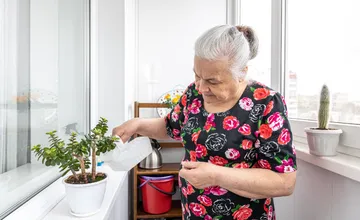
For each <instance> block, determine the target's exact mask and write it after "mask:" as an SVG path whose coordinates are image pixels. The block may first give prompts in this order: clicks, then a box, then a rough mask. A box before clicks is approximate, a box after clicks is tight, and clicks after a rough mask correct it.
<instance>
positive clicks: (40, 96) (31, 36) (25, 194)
mask: <svg viewBox="0 0 360 220" xmlns="http://www.w3.org/2000/svg"><path fill="white" fill-rule="evenodd" d="M88 11H89V0H77V1H73V0H52V1H49V0H31V1H14V0H0V219H1V218H2V217H3V216H5V215H6V214H8V213H9V212H11V211H12V210H13V209H14V208H16V207H17V206H19V205H20V204H21V203H22V202H24V201H26V200H27V199H28V198H30V197H31V196H33V195H34V194H36V193H37V192H38V191H39V190H41V189H43V188H44V187H46V186H47V185H48V184H50V183H51V182H53V181H54V180H55V179H57V178H58V177H59V172H58V169H57V168H50V167H45V166H44V165H42V164H41V163H40V162H38V161H37V160H36V158H35V157H34V155H33V154H32V152H31V150H30V147H31V146H33V145H35V144H45V145H46V144H47V136H46V135H45V133H46V132H47V131H51V130H58V131H59V132H58V134H59V135H60V137H64V136H67V135H69V134H70V132H71V131H75V132H78V133H84V132H86V131H87V130H88V128H89V107H88V106H89V92H88V90H89V83H88V82H89V80H88V76H89V75H88V72H89V68H88V67H89V62H88V51H89V47H88V44H89V42H88V39H89V37H88V36H89V17H88V15H89V13H88Z"/></svg>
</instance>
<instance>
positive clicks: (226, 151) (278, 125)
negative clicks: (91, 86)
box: [113, 25, 296, 220]
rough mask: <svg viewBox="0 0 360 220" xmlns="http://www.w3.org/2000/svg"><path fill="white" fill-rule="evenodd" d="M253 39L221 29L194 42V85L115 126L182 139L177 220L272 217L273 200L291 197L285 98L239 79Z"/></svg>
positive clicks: (124, 131)
mask: <svg viewBox="0 0 360 220" xmlns="http://www.w3.org/2000/svg"><path fill="white" fill-rule="evenodd" d="M257 49H258V40H257V37H256V35H255V33H254V31H253V30H252V29H251V28H250V27H246V26H230V25H221V26H217V27H214V28H212V29H210V30H208V31H207V32H205V33H204V34H203V35H202V36H201V37H200V38H199V39H198V40H197V41H196V44H195V57H194V69H193V70H194V75H195V83H192V84H191V85H190V86H188V88H187V90H186V92H185V93H184V94H183V95H182V97H181V99H180V101H179V103H178V104H177V105H176V106H175V107H174V109H172V111H171V112H170V113H169V114H168V116H167V117H166V118H165V119H163V118H154V119H141V118H137V119H132V120H130V121H127V122H126V123H124V124H122V125H121V126H119V127H116V128H115V129H114V130H113V134H114V135H118V136H120V137H121V139H122V140H124V141H126V140H128V139H129V137H130V136H132V135H133V134H134V133H138V134H141V135H144V136H149V137H152V138H156V139H166V138H169V137H171V138H173V139H177V140H181V141H182V142H183V145H184V147H185V156H184V159H183V161H182V163H181V165H182V168H181V170H180V172H179V176H180V181H179V186H180V189H181V192H182V193H181V201H182V208H183V218H184V219H191V220H192V219H205V220H211V219H212V220H215V219H222V220H225V219H259V220H260V219H261V220H263V219H275V212H274V210H275V208H274V202H273V199H272V198H273V197H280V196H288V195H290V194H292V192H293V190H294V186H295V182H296V159H295V149H294V148H293V146H292V132H291V129H290V124H289V121H288V118H287V109H286V105H285V101H284V98H283V97H282V96H281V95H280V94H279V93H278V92H276V91H273V90H272V89H270V88H268V87H266V86H265V85H263V84H261V83H258V82H255V81H248V80H246V73H247V62H248V61H249V60H251V59H253V58H254V57H255V56H256V55H257Z"/></svg>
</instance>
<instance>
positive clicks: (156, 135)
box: [136, 118, 171, 140]
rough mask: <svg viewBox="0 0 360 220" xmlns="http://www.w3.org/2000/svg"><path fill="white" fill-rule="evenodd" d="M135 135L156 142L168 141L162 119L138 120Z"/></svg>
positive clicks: (168, 137)
mask: <svg viewBox="0 0 360 220" xmlns="http://www.w3.org/2000/svg"><path fill="white" fill-rule="evenodd" d="M138 120H139V122H138V123H139V126H138V129H137V131H136V133H137V134H140V135H142V136H147V137H150V138H153V139H157V140H169V139H171V138H170V136H169V135H168V134H167V130H166V123H165V120H164V118H139V119H138Z"/></svg>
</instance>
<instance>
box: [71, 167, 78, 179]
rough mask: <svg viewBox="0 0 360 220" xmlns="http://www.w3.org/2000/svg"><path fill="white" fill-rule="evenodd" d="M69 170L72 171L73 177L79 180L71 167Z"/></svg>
mask: <svg viewBox="0 0 360 220" xmlns="http://www.w3.org/2000/svg"><path fill="white" fill-rule="evenodd" d="M70 171H71V172H72V174H73V176H74V177H75V179H76V180H79V177H78V176H77V174H76V173H75V171H74V170H73V169H70Z"/></svg>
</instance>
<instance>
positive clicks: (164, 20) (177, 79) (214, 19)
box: [137, 0, 226, 101]
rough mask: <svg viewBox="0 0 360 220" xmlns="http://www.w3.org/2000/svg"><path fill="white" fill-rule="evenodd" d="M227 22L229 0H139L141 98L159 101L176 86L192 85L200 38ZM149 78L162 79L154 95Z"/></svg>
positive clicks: (142, 99) (140, 99)
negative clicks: (197, 42)
mask: <svg viewBox="0 0 360 220" xmlns="http://www.w3.org/2000/svg"><path fill="white" fill-rule="evenodd" d="M224 23H226V1H225V0H221V1H219V0H196V1H194V0H176V1H167V0H152V1H148V0H139V60H138V70H139V72H138V73H139V76H138V82H137V83H138V91H137V92H138V100H139V101H157V99H158V98H159V96H161V95H162V94H163V93H165V92H167V91H169V90H171V89H173V88H174V87H175V86H176V85H179V84H180V85H183V86H185V87H186V86H187V85H188V84H190V83H191V82H192V81H193V80H194V74H193V71H192V68H193V56H194V52H193V48H194V43H195V40H196V38H197V37H199V36H200V35H201V34H202V33H203V32H204V31H205V30H206V29H208V28H211V27H213V26H215V25H219V24H224ZM149 75H150V76H149ZM149 80H158V81H159V84H157V85H155V87H156V88H155V89H154V90H153V94H151V93H150V92H149V88H148V85H149V83H148V82H149Z"/></svg>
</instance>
